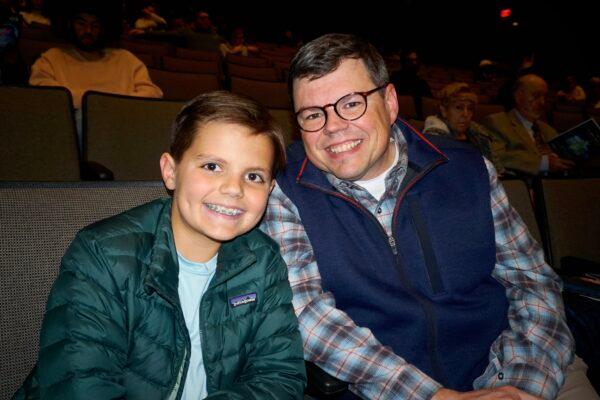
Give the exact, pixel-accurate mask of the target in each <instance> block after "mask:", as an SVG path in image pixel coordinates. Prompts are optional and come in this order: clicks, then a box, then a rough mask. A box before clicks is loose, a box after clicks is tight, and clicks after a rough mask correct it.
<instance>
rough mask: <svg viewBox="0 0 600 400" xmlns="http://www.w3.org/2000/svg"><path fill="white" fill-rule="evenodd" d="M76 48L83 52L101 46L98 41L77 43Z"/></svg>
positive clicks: (94, 49)
mask: <svg viewBox="0 0 600 400" xmlns="http://www.w3.org/2000/svg"><path fill="white" fill-rule="evenodd" d="M77 48H78V49H79V50H81V51H85V52H93V51H98V50H100V49H102V46H100V44H98V43H89V44H87V43H77Z"/></svg>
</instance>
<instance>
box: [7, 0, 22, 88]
mask: <svg viewBox="0 0 600 400" xmlns="http://www.w3.org/2000/svg"><path fill="white" fill-rule="evenodd" d="M18 38H19V15H18V14H17V12H16V11H15V10H14V9H13V8H12V7H10V6H8V5H7V4H2V3H0V84H24V83H25V82H27V67H26V66H25V63H24V62H23V60H22V58H21V56H20V53H19V51H18V48H17V41H18Z"/></svg>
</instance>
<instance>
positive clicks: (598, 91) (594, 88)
mask: <svg viewBox="0 0 600 400" xmlns="http://www.w3.org/2000/svg"><path fill="white" fill-rule="evenodd" d="M588 108H589V109H590V110H592V111H599V110H600V77H598V76H593V77H592V78H590V97H589V98H588Z"/></svg>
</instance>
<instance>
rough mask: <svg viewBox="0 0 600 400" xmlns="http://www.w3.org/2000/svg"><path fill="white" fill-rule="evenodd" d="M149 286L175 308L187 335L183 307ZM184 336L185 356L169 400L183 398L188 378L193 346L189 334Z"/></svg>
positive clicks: (154, 287)
mask: <svg viewBox="0 0 600 400" xmlns="http://www.w3.org/2000/svg"><path fill="white" fill-rule="evenodd" d="M148 286H149V287H151V288H152V289H154V291H155V292H156V293H158V295H159V296H161V297H162V298H164V299H165V300H167V301H168V302H169V304H171V305H172V306H173V308H174V309H175V318H176V319H177V323H178V324H179V327H180V328H183V331H184V332H186V333H187V327H186V326H185V320H184V318H183V314H182V311H181V307H180V306H178V305H177V304H176V303H175V302H174V301H173V300H172V299H171V298H170V297H169V296H166V295H163V293H162V291H161V290H160V289H159V288H158V287H156V286H155V285H148ZM183 336H184V341H185V347H184V349H183V356H182V357H181V361H180V362H178V364H179V369H178V372H177V378H176V380H175V383H174V385H173V388H172V389H171V392H170V393H169V396H168V397H167V399H168V400H177V399H180V398H181V394H182V393H183V386H184V385H182V382H183V383H184V384H185V378H186V376H187V370H186V369H185V364H186V362H187V361H188V355H189V352H190V351H191V347H192V345H191V341H190V336H189V334H186V335H183Z"/></svg>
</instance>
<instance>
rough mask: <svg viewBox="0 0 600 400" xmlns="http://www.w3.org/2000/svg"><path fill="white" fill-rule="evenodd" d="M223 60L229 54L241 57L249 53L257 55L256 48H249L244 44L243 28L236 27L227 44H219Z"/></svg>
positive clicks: (249, 46)
mask: <svg viewBox="0 0 600 400" xmlns="http://www.w3.org/2000/svg"><path fill="white" fill-rule="evenodd" d="M219 48H220V49H221V54H222V55H223V58H225V57H227V56H228V55H229V54H238V55H241V56H248V55H250V53H258V52H259V49H258V47H256V46H251V45H248V44H247V43H246V39H245V37H244V28H242V27H237V28H235V29H234V30H233V32H231V37H230V40H229V41H228V42H225V43H221V45H220V46H219Z"/></svg>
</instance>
